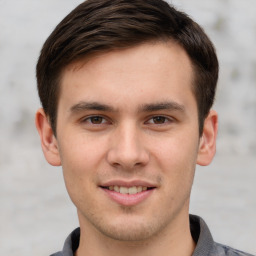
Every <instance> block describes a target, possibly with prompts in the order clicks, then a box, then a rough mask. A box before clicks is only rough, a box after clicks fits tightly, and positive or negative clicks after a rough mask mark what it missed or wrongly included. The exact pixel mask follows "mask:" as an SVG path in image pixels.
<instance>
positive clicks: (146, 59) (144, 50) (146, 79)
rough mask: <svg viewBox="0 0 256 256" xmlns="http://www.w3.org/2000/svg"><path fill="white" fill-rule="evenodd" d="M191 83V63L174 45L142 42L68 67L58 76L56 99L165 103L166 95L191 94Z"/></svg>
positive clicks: (176, 45)
mask: <svg viewBox="0 0 256 256" xmlns="http://www.w3.org/2000/svg"><path fill="white" fill-rule="evenodd" d="M192 81H193V70H192V65H191V61H190V59H189V57H188V56H187V54H186V52H185V50H183V49H182V48H181V47H180V46H179V45H178V44H176V43H173V42H170V41H169V42H158V43H145V44H141V45H138V46H135V47H131V48H128V49H123V50H114V51H110V52H105V53H101V54H97V55H95V56H91V57H90V58H84V59H82V60H80V61H77V62H75V63H72V64H70V65H68V66H67V67H66V68H65V69H64V71H63V73H62V79H61V93H60V99H62V98H65V99H66V100H67V99H68V100H71V98H73V100H76V101H78V100H79V98H80V100H81V101H82V100H84V98H87V99H88V98H90V100H97V101H98V100H104V101H105V102H107V101H108V100H109V101H112V100H113V98H115V99H117V98H118V99H119V101H122V100H123V101H125V100H126V101H127V97H128V96H130V97H133V99H134V102H135V99H136V98H137V99H139V100H142V101H146V100H147V99H148V101H149V100H150V99H153V98H156V97H157V95H158V96H159V97H160V96H161V97H162V99H161V98H159V99H158V101H165V100H166V99H165V98H166V97H167V95H166V93H167V92H168V95H169V96H172V95H176V96H177V95H178V94H191V93H192ZM71 95H72V96H73V97H71ZM156 100H157V99H156ZM123 103H124V102H123ZM143 103H147V102H143Z"/></svg>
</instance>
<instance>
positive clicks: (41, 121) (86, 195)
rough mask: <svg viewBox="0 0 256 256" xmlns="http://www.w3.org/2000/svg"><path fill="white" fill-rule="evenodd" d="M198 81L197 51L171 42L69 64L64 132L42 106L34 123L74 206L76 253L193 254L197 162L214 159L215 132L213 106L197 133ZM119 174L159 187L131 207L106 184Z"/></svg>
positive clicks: (61, 107) (62, 103)
mask: <svg viewBox="0 0 256 256" xmlns="http://www.w3.org/2000/svg"><path fill="white" fill-rule="evenodd" d="M192 80H193V69H192V65H191V62H190V59H189V58H188V56H187V54H186V53H185V51H184V50H183V49H182V48H181V47H180V46H178V45H177V44H175V43H173V42H165V43H162V42H159V43H154V44H153V43H147V44H142V45H139V46H136V47H132V48H129V49H125V50H117V51H111V52H108V53H105V54H101V55H98V56H95V57H93V58H91V59H90V60H86V61H85V60H84V61H80V62H76V63H72V64H70V65H69V66H68V67H67V68H66V69H65V70H64V71H63V76H62V81H61V93H60V99H59V104H58V112H57V138H56V137H55V136H54V134H53V131H52V129H51V126H50V124H49V122H48V117H47V116H46V115H45V113H44V111H43V110H42V109H39V110H38V112H37V114H36V126H37V129H38V131H39V134H40V137H41V143H42V148H43V151H44V155H45V158H46V159H47V161H48V162H49V163H50V164H51V165H54V166H58V165H62V167H63V174H64V180H65V184H66V187H67V190H68V193H69V195H70V198H71V200H72V201H73V203H74V204H75V206H76V207H77V211H78V217H79V222H80V227H81V238H80V245H79V248H78V251H77V252H76V255H79V256H80V255H95V256H100V255H121V254H122V255H130V253H133V255H149V256H150V255H158V254H159V255H184V256H185V255H192V252H193V250H194V247H195V244H194V242H193V240H192V237H191V235H190V229H189V215H188V212H189V199H190V192H191V187H192V183H193V178H194V173H195V166H196V164H199V165H208V164H209V163H210V162H211V160H212V158H213V156H214V154H215V143H216V134H217V114H216V112H215V111H213V110H211V111H210V113H209V115H208V117H207V118H206V120H205V124H204V130H203V135H202V136H201V137H199V127H198V114H197V113H198V112H197V104H196V100H195V97H194V95H193V93H192ZM113 181H114V182H117V183H118V182H119V183H125V184H126V183H127V182H128V183H129V182H132V183H133V182H136V184H137V183H145V182H147V183H148V184H150V185H151V186H153V187H154V189H153V190H152V191H151V192H150V195H149V196H148V197H146V198H145V199H144V200H142V202H139V203H136V204H134V205H125V203H124V204H120V203H117V202H116V201H114V200H112V198H110V197H109V196H108V195H107V193H105V191H104V190H103V189H102V188H101V186H102V185H103V184H106V183H111V182H113ZM129 184H130V183H129Z"/></svg>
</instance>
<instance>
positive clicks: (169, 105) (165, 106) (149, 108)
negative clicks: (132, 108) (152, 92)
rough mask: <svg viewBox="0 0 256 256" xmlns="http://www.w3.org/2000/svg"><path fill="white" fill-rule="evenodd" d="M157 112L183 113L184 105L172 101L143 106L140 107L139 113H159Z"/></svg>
mask: <svg viewBox="0 0 256 256" xmlns="http://www.w3.org/2000/svg"><path fill="white" fill-rule="evenodd" d="M159 110H174V111H180V112H185V107H184V105H182V104H179V103H177V102H174V101H166V102H159V103H151V104H145V105H142V106H141V107H140V111H142V112H153V111H159Z"/></svg>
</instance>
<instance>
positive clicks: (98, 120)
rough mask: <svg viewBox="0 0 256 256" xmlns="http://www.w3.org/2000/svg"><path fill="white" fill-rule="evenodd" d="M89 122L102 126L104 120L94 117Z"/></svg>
mask: <svg viewBox="0 0 256 256" xmlns="http://www.w3.org/2000/svg"><path fill="white" fill-rule="evenodd" d="M89 120H90V123H92V124H102V123H103V120H104V119H103V117H101V116H92V117H90V118H89Z"/></svg>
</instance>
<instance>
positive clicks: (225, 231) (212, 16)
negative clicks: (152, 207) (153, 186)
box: [0, 0, 256, 256]
mask: <svg viewBox="0 0 256 256" xmlns="http://www.w3.org/2000/svg"><path fill="white" fill-rule="evenodd" d="M81 2H82V1H78V0H73V1H70V0H44V1H41V0H33V1H32V0H12V1H7V0H0V105H1V107H0V134H1V136H0V207H1V208H0V252H1V255H12V256H16V255H38V256H43V255H49V254H50V253H53V252H55V251H58V250H60V249H61V248H62V246H63V243H64V240H65V238H66V237H67V235H68V234H69V233H70V232H71V231H72V230H73V229H74V228H75V227H76V226H78V221H77V217H76V210H75V208H74V206H73V205H72V203H71V201H70V199H69V197H68V195H67V192H66V190H65V186H64V183H63V178H62V171H61V168H56V167H51V166H49V165H48V164H47V163H46V161H45V160H44V157H43V154H42V152H41V147H40V142H39V137H38V135H37V132H36V129H35V126H34V114H35V111H36V110H37V108H38V107H40V103H39V100H38V97H37V91H36V81H35V65H36V61H37V58H38V55H39V52H40V49H41V47H42V44H43V42H44V41H45V39H46V38H47V36H48V35H49V34H50V32H51V31H52V30H53V29H54V27H55V26H56V25H57V23H58V22H59V21H60V20H61V19H62V18H64V16H65V15H66V14H68V13H69V12H70V11H71V10H72V9H73V8H74V7H75V6H76V5H78V4H79V3H81ZM169 2H171V3H173V4H174V5H176V6H177V7H178V9H180V10H183V11H185V12H187V13H188V14H189V15H190V16H191V17H192V18H194V19H195V20H196V21H197V22H198V23H199V24H201V25H202V27H203V28H204V29H205V31H206V32H207V33H208V35H209V36H210V38H211V39H212V41H213V42H214V44H215V46H216V49H217V53H218V56H219V61H220V79H219V84H218V92H217V100H216V103H215V106H214V108H215V109H216V110H217V111H218V112H219V135H218V149H217V155H216V157H215V160H214V161H213V163H212V164H211V165H210V166H208V167H198V168H197V172H196V177H195V182H194V189H193V192H192V201H191V213H194V214H198V215H200V216H202V217H203V218H204V219H205V220H206V222H207V223H208V225H209V226H210V229H211V231H212V235H213V237H214V239H215V240H216V241H218V242H221V243H225V244H228V245H230V246H233V247H236V248H238V249H240V250H244V251H247V252H250V253H252V254H256V243H255V239H256V185H255V183H256V49H255V48H256V1H255V0H244V1H241V0H214V1H213V0H212V1H211V0H209V1H204V0H193V1H191V0H173V1H169Z"/></svg>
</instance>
